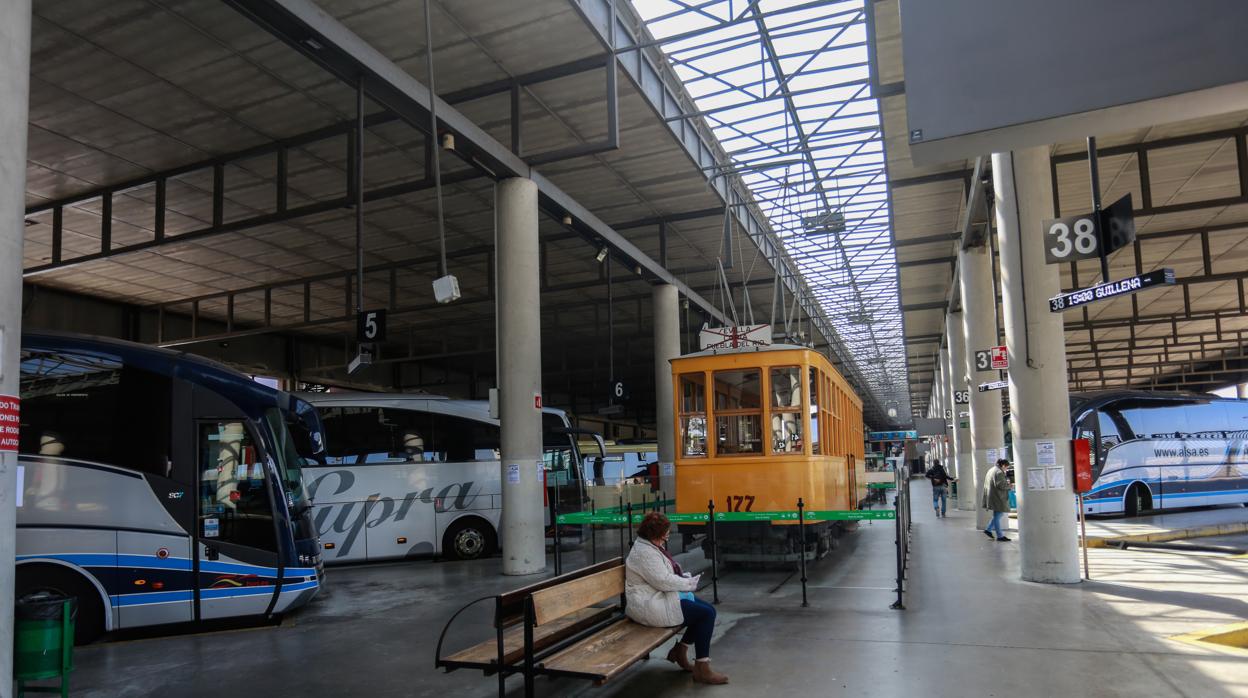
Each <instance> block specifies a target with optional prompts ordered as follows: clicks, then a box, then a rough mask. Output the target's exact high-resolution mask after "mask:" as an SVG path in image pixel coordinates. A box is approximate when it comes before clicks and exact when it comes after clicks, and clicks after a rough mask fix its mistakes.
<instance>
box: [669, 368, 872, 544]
mask: <svg viewBox="0 0 1248 698" xmlns="http://www.w3.org/2000/svg"><path fill="white" fill-rule="evenodd" d="M672 380H673V384H674V388H675V390H674V394H675V402H676V405H675V409H676V415H677V417H676V441H677V449H676V451H677V457H676V481H677V484H676V492H677V499H676V509H677V511H679V512H681V513H696V512H705V511H707V504H708V502H714V503H715V510H716V511H717V512H718V511H732V512H749V511H759V512H763V511H794V510H795V508H796V506H797V500H798V498H799V497H800V498H802V500H803V503H804V505H805V508H806V510H808V511H830V510H849V509H855V508H857V504H858V503H859V502H860V501H862V500H863V499H864V498H865V496H866V474H865V473H866V471H865V465H864V461H865V458H864V441H863V422H862V400H861V399H860V398H859V397H858V396H857V395H856V394H855V393H854V391H853V390H852V389H851V388H850V386H849V384H848V383H847V382H846V381H845V379H844V377H842V376H841V374H840V372H838V371H837V370H836V369H835V368H834V367H833V366H832V364H831V362H830V361H828V359H827V357H825V356H824V355H823V354H821V353H819V352H817V351H814V350H812V349H809V348H806V347H801V346H793V345H768V346H761V347H748V348H737V349H715V350H706V351H702V352H698V353H696V354H689V355H686V356H682V357H680V358H677V359H674V360H672ZM808 524H809V525H807V526H806V532H807V536H806V541H805V544H804V545H803V544H801V543H800V542H799V541H798V527H797V525H796V522H795V521H792V520H789V521H782V520H771V521H766V520H764V521H760V522H734V523H721V524H718V525H717V527H716V532H717V535H718V538H719V554H720V559H721V560H723V561H726V562H731V561H740V562H746V561H748V562H768V561H784V560H795V559H797V555H798V554H799V553H804V554H806V555H807V556H809V557H818V556H821V555H822V554H824V553H826V552H827V551H828V550H830V549H831V548H832V547H833V546H834V545H835V538H836V536H837V535H838V534H839V532H840V530H841V529H842V527H843V525H844V524H842V523H840V522H830V521H813V522H811V521H809V520H808Z"/></svg>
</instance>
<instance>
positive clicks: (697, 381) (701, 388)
mask: <svg viewBox="0 0 1248 698" xmlns="http://www.w3.org/2000/svg"><path fill="white" fill-rule="evenodd" d="M680 452H681V454H682V455H684V456H705V455H706V375H705V374H702V373H686V374H684V375H682V376H681V377H680Z"/></svg>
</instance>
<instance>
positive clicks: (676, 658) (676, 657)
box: [667, 642, 693, 671]
mask: <svg viewBox="0 0 1248 698" xmlns="http://www.w3.org/2000/svg"><path fill="white" fill-rule="evenodd" d="M667 661H669V662H672V663H673V664H675V665H676V666H679V667H680V668H681V669H684V670H685V671H693V664H691V663H690V662H689V645H686V644H683V643H680V642H677V643H676V644H675V645H673V646H672V649H671V651H670V652H668V653H667Z"/></svg>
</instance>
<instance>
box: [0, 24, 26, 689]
mask: <svg viewBox="0 0 1248 698" xmlns="http://www.w3.org/2000/svg"><path fill="white" fill-rule="evenodd" d="M0 95H4V99H3V100H0V396H4V395H12V396H14V397H17V396H18V395H19V385H20V383H19V377H20V368H19V365H20V360H19V358H20V353H21V344H22V234H23V232H24V231H25V230H26V225H25V223H24V222H23V218H24V217H25V213H26V128H27V118H28V117H27V107H28V104H29V101H30V0H8V1H7V2H5V3H3V4H0ZM3 436H5V434H3V432H0V438H2V437H3ZM17 468H18V465H17V449H16V448H15V447H14V448H13V450H0V686H3V688H0V695H8V693H9V691H10V690H11V687H12V682H11V679H10V677H12V676H13V593H14V592H13V556H14V552H15V549H16V542H17V541H16V533H17V508H16V498H17V495H18V494H19V493H18V492H17Z"/></svg>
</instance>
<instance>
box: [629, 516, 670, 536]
mask: <svg viewBox="0 0 1248 698" xmlns="http://www.w3.org/2000/svg"><path fill="white" fill-rule="evenodd" d="M671 527H672V522H670V521H668V520H667V517H666V516H664V515H663V514H661V513H659V512H657V511H652V512H650V513H649V514H646V516H645V518H643V519H642V520H641V524H640V525H638V526H637V535H638V536H640V537H641V538H645V539H646V540H658V539H660V538H662V537H663V534H664V533H667V531H668V529H669V528H671Z"/></svg>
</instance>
